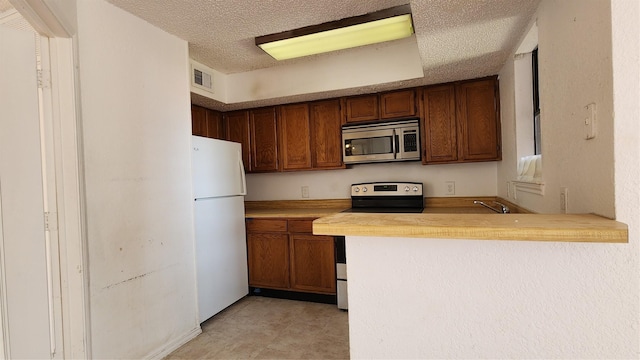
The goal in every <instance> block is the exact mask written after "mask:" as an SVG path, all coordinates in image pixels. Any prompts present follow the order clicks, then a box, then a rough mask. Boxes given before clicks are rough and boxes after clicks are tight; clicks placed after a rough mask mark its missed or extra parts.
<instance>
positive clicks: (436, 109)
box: [422, 85, 458, 164]
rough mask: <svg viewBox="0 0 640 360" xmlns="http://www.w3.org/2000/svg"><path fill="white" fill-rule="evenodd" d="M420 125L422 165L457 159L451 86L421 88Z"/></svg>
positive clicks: (454, 112)
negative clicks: (421, 116) (421, 119)
mask: <svg viewBox="0 0 640 360" xmlns="http://www.w3.org/2000/svg"><path fill="white" fill-rule="evenodd" d="M422 94H423V95H422V97H423V104H424V116H423V121H424V123H423V126H422V142H423V144H424V146H423V149H424V150H423V151H424V153H423V156H422V161H423V163H425V164H430V163H443V162H455V161H457V160H458V144H457V138H456V134H457V130H456V108H455V88H454V86H453V85H443V86H433V87H428V88H425V89H424V91H423V93H422Z"/></svg>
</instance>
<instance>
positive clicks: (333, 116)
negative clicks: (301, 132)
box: [309, 99, 344, 169]
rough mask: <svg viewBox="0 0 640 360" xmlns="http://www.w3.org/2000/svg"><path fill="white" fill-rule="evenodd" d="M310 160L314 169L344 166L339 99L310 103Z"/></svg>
mask: <svg viewBox="0 0 640 360" xmlns="http://www.w3.org/2000/svg"><path fill="white" fill-rule="evenodd" d="M309 114H310V117H311V119H310V120H311V161H312V166H313V168H314V169H330V168H344V164H343V163H342V128H341V126H342V123H343V120H342V119H343V117H342V109H341V106H340V100H338V99H335V100H326V101H318V102H314V103H311V105H310V106H309Z"/></svg>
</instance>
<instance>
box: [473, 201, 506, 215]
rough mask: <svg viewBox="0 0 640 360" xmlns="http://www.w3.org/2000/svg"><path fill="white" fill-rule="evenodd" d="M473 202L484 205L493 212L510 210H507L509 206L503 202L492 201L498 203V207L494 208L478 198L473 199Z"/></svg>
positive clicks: (502, 212)
mask: <svg viewBox="0 0 640 360" xmlns="http://www.w3.org/2000/svg"><path fill="white" fill-rule="evenodd" d="M473 203H474V204H480V205H482V206H484V207H486V208H487V209H490V210H493V211H495V212H497V213H498V214H508V213H510V212H511V210H509V207H508V206H507V205H505V204H502V203H499V202H497V201H494V202H493V203H494V204H496V205H498V206H499V207H500V208H499V209H496V208H494V207H493V206H490V205H487V204H486V203H485V202H484V201H480V200H474V201H473Z"/></svg>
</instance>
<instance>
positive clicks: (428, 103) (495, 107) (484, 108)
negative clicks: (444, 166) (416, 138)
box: [422, 76, 502, 164]
mask: <svg viewBox="0 0 640 360" xmlns="http://www.w3.org/2000/svg"><path fill="white" fill-rule="evenodd" d="M499 98H500V97H499V95H498V79H497V77H495V76H493V77H490V78H483V79H476V80H469V81H464V82H457V83H452V84H444V85H436V86H431V87H427V88H424V89H423V92H422V106H423V116H422V117H423V123H422V125H423V126H422V144H423V150H424V153H423V157H422V162H423V163H424V164H437V163H450V162H474V161H495V160H500V159H501V158H502V154H501V149H500V147H501V146H500V141H501V136H500V119H499V113H500V111H499Z"/></svg>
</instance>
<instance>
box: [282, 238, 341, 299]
mask: <svg viewBox="0 0 640 360" xmlns="http://www.w3.org/2000/svg"><path fill="white" fill-rule="evenodd" d="M290 244H291V256H290V258H291V266H290V270H291V288H292V289H295V290H300V291H310V292H322V293H331V294H334V293H335V292H336V271H335V255H334V251H333V247H334V240H333V236H318V235H308V234H292V235H291V236H290Z"/></svg>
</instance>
